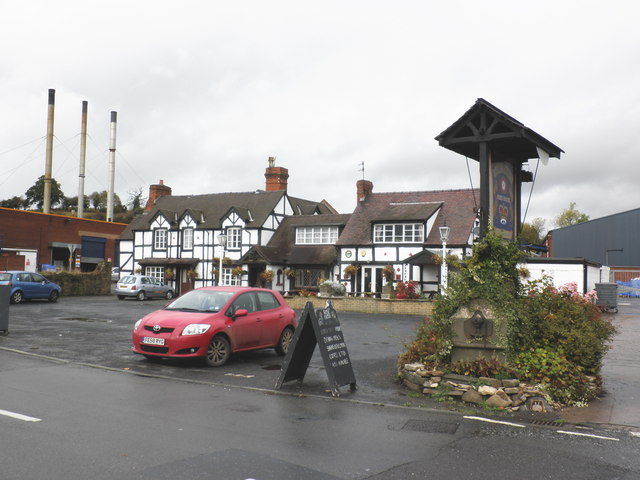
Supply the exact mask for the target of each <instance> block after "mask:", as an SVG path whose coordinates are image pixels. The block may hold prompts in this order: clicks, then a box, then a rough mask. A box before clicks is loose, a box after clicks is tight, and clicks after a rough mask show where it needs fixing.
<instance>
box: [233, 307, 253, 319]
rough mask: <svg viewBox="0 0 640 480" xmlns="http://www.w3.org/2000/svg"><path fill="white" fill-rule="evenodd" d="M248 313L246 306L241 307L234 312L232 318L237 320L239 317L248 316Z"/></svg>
mask: <svg viewBox="0 0 640 480" xmlns="http://www.w3.org/2000/svg"><path fill="white" fill-rule="evenodd" d="M248 313H249V312H248V311H247V309H246V308H239V309H238V310H236V311H235V312H233V315H232V316H231V318H233V319H234V320H235V319H236V318H238V317H246V316H247V314H248Z"/></svg>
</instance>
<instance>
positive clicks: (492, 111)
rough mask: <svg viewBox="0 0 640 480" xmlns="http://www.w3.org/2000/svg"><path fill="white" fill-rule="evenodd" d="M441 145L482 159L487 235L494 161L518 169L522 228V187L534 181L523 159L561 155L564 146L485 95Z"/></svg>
mask: <svg viewBox="0 0 640 480" xmlns="http://www.w3.org/2000/svg"><path fill="white" fill-rule="evenodd" d="M435 139H436V140H437V141H438V143H439V144H440V146H442V147H444V148H446V149H448V150H452V151H454V152H456V153H459V154H460V155H464V156H465V157H468V158H472V159H473V160H476V161H478V162H479V163H480V220H481V222H480V230H481V233H480V235H481V236H484V234H485V233H486V229H487V227H488V225H489V222H490V202H491V197H490V195H491V178H490V162H491V161H498V160H499V161H503V162H509V163H510V164H512V165H513V169H514V186H515V192H514V195H515V210H516V212H515V213H516V218H515V221H516V225H517V230H516V231H519V229H520V187H521V183H522V182H523V181H530V178H527V176H529V177H530V173H529V172H523V171H522V170H521V165H522V163H524V162H526V161H527V160H529V159H532V158H540V159H542V160H546V159H547V158H549V157H554V158H560V155H561V154H562V153H564V152H563V150H562V149H561V148H560V147H558V146H556V145H554V144H553V143H551V142H550V141H549V140H547V139H546V138H544V137H543V136H542V135H540V134H538V133H536V132H534V131H533V130H531V129H530V128H528V127H526V126H525V125H524V124H523V123H521V122H519V121H518V120H516V119H515V118H513V117H511V116H510V115H507V114H506V113H505V112H503V111H502V110H500V109H499V108H496V107H495V106H493V105H492V104H491V103H489V102H487V101H486V100H484V99H483V98H479V99H478V100H476V102H475V104H474V105H473V106H472V107H471V108H470V109H469V110H467V112H466V113H465V114H464V115H462V116H461V117H460V118H459V119H458V120H456V121H455V122H454V123H453V124H451V126H449V127H448V128H447V129H446V130H444V131H443V132H442V133H441V134H440V135H438V136H437V137H436V138H435Z"/></svg>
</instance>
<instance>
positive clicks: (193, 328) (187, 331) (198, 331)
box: [182, 323, 211, 335]
mask: <svg viewBox="0 0 640 480" xmlns="http://www.w3.org/2000/svg"><path fill="white" fill-rule="evenodd" d="M210 326H211V325H207V324H205V323H192V324H191V325H187V326H186V327H184V330H182V335H202V334H203V333H206V331H207V330H209V327H210Z"/></svg>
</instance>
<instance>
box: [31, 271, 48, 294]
mask: <svg viewBox="0 0 640 480" xmlns="http://www.w3.org/2000/svg"><path fill="white" fill-rule="evenodd" d="M48 283H49V281H48V280H47V279H46V278H44V277H43V276H42V275H40V274H39V273H31V289H32V292H33V298H47V297H48V296H49V290H50V288H49V285H47V284H48Z"/></svg>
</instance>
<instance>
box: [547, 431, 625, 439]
mask: <svg viewBox="0 0 640 480" xmlns="http://www.w3.org/2000/svg"><path fill="white" fill-rule="evenodd" d="M558 433H564V434H565V435H576V436H578V437H590V438H599V439H600V440H612V441H614V442H619V441H620V439H619V438H613V437H603V436H600V435H593V434H591V433H581V432H567V431H565V430H558Z"/></svg>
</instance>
